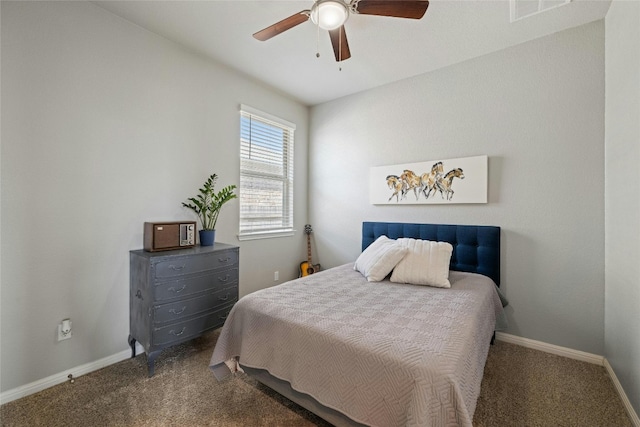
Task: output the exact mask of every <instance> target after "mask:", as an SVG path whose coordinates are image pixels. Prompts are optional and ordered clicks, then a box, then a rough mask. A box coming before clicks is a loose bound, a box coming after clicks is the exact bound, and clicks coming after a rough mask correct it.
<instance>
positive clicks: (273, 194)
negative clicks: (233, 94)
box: [239, 105, 295, 239]
mask: <svg viewBox="0 0 640 427" xmlns="http://www.w3.org/2000/svg"><path fill="white" fill-rule="evenodd" d="M294 131H295V125H294V124H293V123H289V122H287V121H286V120H282V119H280V118H277V117H274V116H271V115H270V114H267V113H264V112H261V111H259V110H256V109H254V108H251V107H249V106H246V105H241V107H240V190H239V193H240V194H239V195H240V235H239V237H240V239H242V238H260V237H271V236H279V235H283V234H285V235H287V234H292V233H293V141H294V138H293V133H294Z"/></svg>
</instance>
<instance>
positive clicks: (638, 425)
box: [604, 359, 640, 427]
mask: <svg viewBox="0 0 640 427" xmlns="http://www.w3.org/2000/svg"><path fill="white" fill-rule="evenodd" d="M604 367H605V369H606V370H607V372H608V373H609V377H611V381H613V385H614V386H615V387H616V390H617V391H618V394H619V395H620V399H622V403H623V404H624V407H625V409H626V410H627V413H628V414H629V418H631V422H632V423H633V425H634V426H635V427H640V418H638V414H636V411H635V410H634V409H633V406H631V402H630V401H629V398H628V397H627V394H626V393H625V392H624V389H623V388H622V384H620V381H618V377H617V376H616V373H615V372H614V370H613V367H612V366H611V365H610V364H609V361H608V360H607V359H604Z"/></svg>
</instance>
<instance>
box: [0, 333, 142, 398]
mask: <svg viewBox="0 0 640 427" xmlns="http://www.w3.org/2000/svg"><path fill="white" fill-rule="evenodd" d="M141 353H144V348H142V346H141V345H140V344H138V343H136V354H141ZM130 357H131V350H130V349H129V350H123V351H121V352H119V353H116V354H114V355H112V356H107V357H105V358H102V359H100V360H96V361H93V362H90V363H86V364H84V365H80V366H76V367H75V368H71V369H68V370H66V371H64V372H60V373H57V374H54V375H51V376H48V377H46V378H43V379H41V380H38V381H34V382H32V383H29V384H25V385H23V386H20V387H17V388H14V389H12V390H7V391H5V392H3V393H0V405H4V404H5V403H8V402H11V401H13V400H16V399H20V398H21V397H25V396H28V395H30V394H34V393H37V392H39V391H42V390H44V389H47V388H49V387H53V386H54V385H58V384H62V383H63V382H65V381H68V380H69V374H73V377H74V378H78V377H80V376H82V375H84V374H88V373H89V372H93V371H97V370H98V369H102V368H105V367H107V366H109V365H113V364H114V363H118V362H120V361H123V360H125V359H128V358H130Z"/></svg>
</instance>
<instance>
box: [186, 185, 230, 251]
mask: <svg viewBox="0 0 640 427" xmlns="http://www.w3.org/2000/svg"><path fill="white" fill-rule="evenodd" d="M217 180H218V175H216V174H215V173H214V174H213V175H211V176H210V177H209V178H208V179H207V180H206V181H205V183H204V185H203V186H202V188H200V190H199V191H200V194H198V195H197V196H196V197H190V198H188V199H187V200H188V201H189V202H191V203H184V202H183V203H182V206H184V207H185V208H189V209H191V210H192V211H194V212H195V213H196V214H197V215H198V218H199V219H200V222H201V223H202V229H200V245H202V246H213V242H214V241H215V235H216V234H215V233H216V222H218V215H220V209H222V206H224V204H225V203H227V202H228V201H230V200H232V199H235V198H236V197H237V196H236V194H235V193H234V190H235V189H236V186H235V185H229V186H227V187H224V188H223V189H222V190H220V191H218V192H217V193H216V191H215V188H214V187H215V185H216V181H217Z"/></svg>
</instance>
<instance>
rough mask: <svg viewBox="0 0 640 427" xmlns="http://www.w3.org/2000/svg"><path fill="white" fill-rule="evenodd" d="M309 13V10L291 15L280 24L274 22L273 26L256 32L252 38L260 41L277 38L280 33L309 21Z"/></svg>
mask: <svg viewBox="0 0 640 427" xmlns="http://www.w3.org/2000/svg"><path fill="white" fill-rule="evenodd" d="M309 13H310V11H309V10H303V11H302V12H298V13H296V14H295V15H291V16H290V17H288V18H285V19H283V20H282V21H280V22H276V23H275V24H273V25H271V26H269V27H267V28H265V29H264V30H260V31H258V32H257V33H255V34H254V35H253V37H254V38H256V39H258V40H260V41H265V40H269V39H270V38H271V37H274V36H277V35H278V34H280V33H284V32H285V31H287V30H290V29H291V28H293V27H295V26H296V25H300V24H302V23H303V22H307V21H308V20H309Z"/></svg>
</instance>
